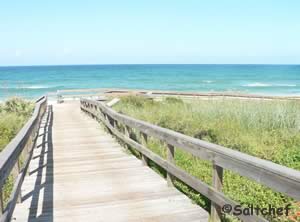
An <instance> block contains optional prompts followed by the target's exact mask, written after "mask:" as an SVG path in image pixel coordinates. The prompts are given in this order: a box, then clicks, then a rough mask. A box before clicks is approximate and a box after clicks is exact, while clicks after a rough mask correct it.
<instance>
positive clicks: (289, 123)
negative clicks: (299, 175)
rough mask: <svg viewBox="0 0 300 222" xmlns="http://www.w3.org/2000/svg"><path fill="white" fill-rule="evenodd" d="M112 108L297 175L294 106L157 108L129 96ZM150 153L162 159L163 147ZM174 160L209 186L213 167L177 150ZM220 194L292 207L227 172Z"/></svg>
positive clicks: (200, 103) (154, 144)
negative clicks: (282, 167)
mask: <svg viewBox="0 0 300 222" xmlns="http://www.w3.org/2000/svg"><path fill="white" fill-rule="evenodd" d="M114 108H115V109H116V110H117V111H119V112H122V113H125V114H127V115H130V116H132V117H135V118H137V119H141V120H145V121H147V122H151V123H153V124H156V125H159V126H162V127H165V128H169V129H172V130H175V131H177V132H180V133H183V134H186V135H189V136H192V137H195V138H198V139H202V140H205V141H209V142H212V143H216V144H219V145H223V146H226V147H228V148H232V149H234V150H238V151H240V152H243V153H247V154H250V155H253V156H256V157H259V158H262V159H265V160H270V161H272V162H275V163H277V164H281V165H284V166H287V167H290V168H293V169H296V170H300V152H299V149H300V148H299V147H300V133H299V131H300V103H299V102H297V101H279V100H276V101H275V100H273V101H266V100H238V99H228V98H227V99H226V98H224V99H211V100H194V101H189V102H184V101H182V100H181V99H178V98H173V97H169V98H166V99H164V100H163V101H161V102H157V101H152V100H149V99H145V98H142V97H138V96H128V97H124V98H122V99H121V102H120V103H118V104H117V105H116V106H115V107H114ZM148 147H149V148H150V149H151V150H153V151H154V152H155V153H157V154H159V155H161V156H163V157H165V155H166V149H165V144H162V143H161V142H160V141H156V140H155V139H150V140H149V142H148ZM175 159H176V164H177V166H179V167H181V168H183V169H184V170H186V171H187V172H189V173H190V174H192V175H194V176H196V177H198V178H199V179H201V180H203V181H204V182H206V183H207V184H211V181H212V170H211V169H212V167H211V163H209V162H207V161H203V160H199V159H198V158H195V157H193V156H192V155H190V154H188V153H186V152H184V151H181V150H180V149H176V153H175ZM155 167H157V166H155ZM176 185H177V187H178V188H179V189H180V190H182V191H183V192H184V193H186V194H187V195H188V196H190V197H191V198H192V199H193V200H194V201H195V202H196V203H197V204H199V205H201V206H203V207H204V208H206V209H209V207H210V202H209V201H208V200H207V199H206V198H204V197H203V196H202V195H199V194H198V193H197V192H195V191H193V190H192V189H190V188H188V187H187V186H185V185H184V184H183V183H181V182H177V183H176ZM223 192H224V193H225V194H226V195H227V196H228V197H230V198H232V199H234V200H236V201H238V202H240V203H243V204H245V205H249V204H254V205H256V206H260V207H266V206H268V204H272V206H274V207H282V206H285V205H286V204H288V203H293V204H295V201H293V200H292V199H290V198H288V197H286V196H284V195H282V194H281V193H278V192H274V191H272V190H271V189H269V188H267V187H265V186H263V185H260V184H258V183H256V182H254V181H251V180H249V179H247V178H245V177H241V176H239V175H237V174H235V173H233V172H231V171H228V170H225V173H224V187H223ZM268 219H271V218H268ZM272 220H273V219H272ZM281 220H284V219H282V218H281Z"/></svg>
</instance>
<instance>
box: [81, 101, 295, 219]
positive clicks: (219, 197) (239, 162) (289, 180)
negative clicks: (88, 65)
mask: <svg viewBox="0 0 300 222" xmlns="http://www.w3.org/2000/svg"><path fill="white" fill-rule="evenodd" d="M80 102H81V109H82V110H83V111H85V112H88V113H89V114H91V115H92V116H94V117H96V118H97V119H99V120H101V121H102V122H103V123H104V124H105V125H106V126H107V127H108V128H109V130H110V131H111V132H112V133H113V134H114V135H115V136H117V137H118V138H119V139H121V140H122V141H123V142H125V143H126V144H128V145H130V146H132V147H133V148H135V149H137V150H138V151H139V152H140V153H141V154H142V156H143V159H147V158H149V159H151V160H152V161H154V162H155V163H157V164H158V165H160V166H161V167H163V168H164V169H165V170H166V171H167V174H168V180H169V181H171V180H172V177H173V176H174V177H177V178H178V179H180V180H181V181H183V182H184V183H186V184H187V185H189V186H190V187H192V188H193V189H195V190H197V191H198V192H200V193H201V194H203V195H205V196H206V197H207V198H209V199H210V200H211V201H212V202H213V204H212V217H213V220H214V219H215V220H217V218H219V217H220V214H221V212H220V210H221V209H220V207H222V206H223V205H225V204H231V205H232V206H235V205H237V204H238V203H236V202H234V201H232V200H231V199H229V198H228V197H226V196H225V195H224V194H223V193H222V192H221V188H222V177H223V176H222V175H223V169H228V170H231V171H234V172H236V173H238V174H239V175H241V176H245V177H247V178H250V179H252V180H254V181H256V182H258V183H260V184H263V185H266V186H268V187H270V188H272V189H274V190H276V191H279V192H282V193H284V194H286V195H287V196H290V197H292V198H294V199H295V200H300V172H299V171H297V170H294V169H291V168H288V167H285V166H282V165H279V164H275V163H273V162H271V161H267V160H263V159H259V158H257V157H254V156H251V155H248V154H245V153H241V152H239V151H235V150H232V149H229V148H226V147H223V146H220V145H216V144H213V143H209V142H205V141H202V140H199V139H196V138H193V137H190V136H186V135H183V134H181V133H178V132H175V131H172V130H170V129H165V128H162V127H159V126H156V125H153V124H150V123H147V122H144V121H141V120H137V119H134V118H132V117H129V116H126V115H123V114H120V113H118V112H116V111H114V110H113V109H111V108H109V107H108V106H106V105H105V104H104V103H102V102H98V101H94V100H88V99H81V100H80ZM117 123H121V124H123V125H125V126H126V127H125V135H124V134H123V133H122V132H120V131H119V130H118V129H117V127H116V124H117ZM131 128H134V129H137V130H138V131H140V133H141V135H142V136H143V137H144V138H145V139H146V140H147V136H152V137H155V138H157V139H160V140H162V141H164V142H166V144H167V145H168V158H167V161H166V160H165V159H163V158H161V157H160V156H158V155H156V154H154V153H153V152H151V151H150V150H149V149H147V148H146V146H145V145H146V144H145V143H143V142H142V144H140V143H138V142H137V141H135V140H133V139H132V138H130V134H129V131H130V129H131ZM174 147H176V148H179V149H183V150H185V151H187V152H189V153H191V154H192V155H194V156H196V157H198V158H200V159H205V160H209V161H211V162H212V163H213V186H209V185H207V184H205V183H204V182H202V181H200V180H199V179H198V178H195V177H193V176H191V175H190V174H188V173H186V172H185V171H183V170H182V169H180V168H178V167H176V166H175V164H174V161H173V160H174ZM239 217H240V218H241V219H242V220H244V221H266V220H265V219H263V218H260V217H257V216H242V215H241V216H239Z"/></svg>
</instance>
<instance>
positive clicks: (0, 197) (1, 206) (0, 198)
mask: <svg viewBox="0 0 300 222" xmlns="http://www.w3.org/2000/svg"><path fill="white" fill-rule="evenodd" d="M3 212H4V201H3V191H2V187H0V216H1V215H2V214H3Z"/></svg>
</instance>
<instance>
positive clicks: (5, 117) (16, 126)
mask: <svg viewBox="0 0 300 222" xmlns="http://www.w3.org/2000/svg"><path fill="white" fill-rule="evenodd" d="M33 108H34V104H33V103H32V102H29V101H26V100H23V99H20V98H12V99H9V100H7V101H6V102H4V103H1V104H0V152H1V151H2V150H3V149H4V148H5V146H6V145H7V144H8V143H9V142H10V141H11V140H12V139H13V138H14V137H15V136H16V135H17V133H18V132H19V130H20V129H21V128H22V126H23V125H24V124H25V123H26V121H27V120H28V119H29V118H30V116H31V114H32V111H33ZM12 186H13V178H12V176H10V177H9V178H8V179H7V181H6V183H5V185H4V187H3V197H4V198H3V199H4V202H6V201H7V199H8V197H9V195H10V192H11V189H12Z"/></svg>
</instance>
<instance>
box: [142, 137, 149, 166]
mask: <svg viewBox="0 0 300 222" xmlns="http://www.w3.org/2000/svg"><path fill="white" fill-rule="evenodd" d="M140 136H141V144H142V145H143V146H144V147H147V142H148V137H147V134H145V133H143V132H140ZM141 156H142V161H143V164H144V165H146V166H148V164H149V160H148V158H147V157H146V156H145V155H143V154H142V153H141Z"/></svg>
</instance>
